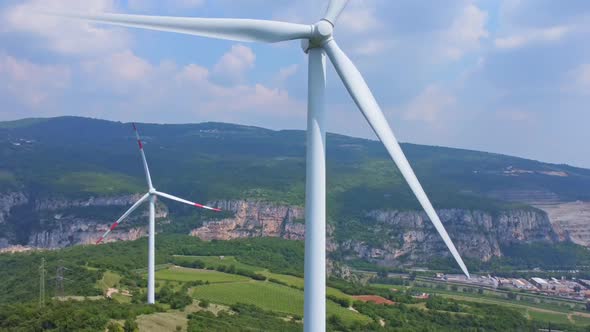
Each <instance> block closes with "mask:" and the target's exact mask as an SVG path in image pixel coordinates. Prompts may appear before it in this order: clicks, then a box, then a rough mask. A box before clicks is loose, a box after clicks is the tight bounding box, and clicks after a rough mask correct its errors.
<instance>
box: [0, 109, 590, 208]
mask: <svg viewBox="0 0 590 332" xmlns="http://www.w3.org/2000/svg"><path fill="white" fill-rule="evenodd" d="M138 127H139V130H140V132H141V134H142V136H143V139H144V141H145V146H146V153H147V157H148V161H149V163H150V168H151V171H152V173H153V177H154V181H155V184H156V186H158V187H161V188H162V189H166V190H169V191H174V192H176V193H179V194H184V195H187V196H190V197H200V198H201V200H213V199H231V198H256V199H258V198H259V199H263V200H274V201H280V202H284V203H289V204H299V205H300V204H302V203H303V193H304V178H305V158H304V157H305V132H304V131H296V130H284V131H273V130H268V129H263V128H257V127H249V126H240V125H233V124H223V123H201V124H183V125H156V124H139V125H138ZM327 144H328V183H329V187H328V190H329V197H330V200H331V201H333V202H335V204H336V203H337V205H338V206H346V205H347V203H349V202H351V201H352V200H355V201H356V202H357V204H361V205H365V208H366V209H372V208H381V207H383V208H401V209H414V208H417V207H418V206H417V202H416V200H415V199H414V198H413V196H412V195H411V194H410V192H409V189H408V187H407V185H406V184H405V182H404V181H403V180H402V179H401V177H400V175H399V173H398V172H397V169H396V167H395V166H394V164H393V162H391V160H390V159H389V158H388V156H387V155H386V151H385V149H384V148H383V147H382V145H381V144H380V143H379V142H376V141H372V140H365V139H358V138H352V137H347V136H342V135H335V134H329V135H328V138H327ZM403 149H404V151H405V152H406V154H407V156H408V158H409V159H410V162H411V163H412V165H413V167H414V169H415V171H416V173H417V175H418V177H419V178H420V180H421V181H422V183H423V185H424V187H425V189H426V191H427V192H428V193H429V194H430V196H431V197H432V198H433V201H434V204H435V206H436V207H437V208H444V207H453V208H460V207H466V208H469V207H473V206H474V205H475V206H477V207H478V208H484V209H485V208H489V209H495V208H497V207H498V206H500V205H502V204H501V203H499V202H498V201H495V200H491V199H488V198H487V197H494V198H496V199H501V198H503V197H504V196H505V197H506V198H508V199H510V198H512V197H513V196H516V197H518V195H519V194H520V195H522V193H532V194H531V195H532V196H533V197H535V196H539V197H540V198H541V199H557V200H567V201H572V200H578V199H579V200H585V199H588V198H590V190H587V188H589V187H590V170H586V169H580V168H574V167H570V166H566V165H554V164H547V163H542V162H537V161H532V160H526V159H522V158H516V157H509V156H504V155H499V154H491V153H484V152H477V151H468V150H460V149H451V148H442V147H431V146H424V145H413V144H403ZM143 179H144V178H143V173H142V168H141V165H140V159H139V154H138V151H137V146H136V143H135V142H134V135H133V130H132V128H131V125H130V124H126V123H119V122H110V121H103V120H95V119H88V118H78V117H60V118H51V119H25V120H19V121H12V122H0V191H9V190H12V189H17V188H18V189H24V190H25V191H27V192H34V194H35V195H39V196H47V195H50V196H56V195H57V196H63V197H82V196H84V197H85V196H91V195H109V194H119V193H130V192H139V191H141V190H142V189H143V187H144V183H143V182H144V180H143Z"/></svg>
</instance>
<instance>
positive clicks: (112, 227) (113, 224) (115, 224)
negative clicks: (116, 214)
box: [110, 222, 119, 231]
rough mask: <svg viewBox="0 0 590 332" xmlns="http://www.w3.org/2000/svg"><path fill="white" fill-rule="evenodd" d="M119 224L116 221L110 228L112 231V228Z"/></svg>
mask: <svg viewBox="0 0 590 332" xmlns="http://www.w3.org/2000/svg"><path fill="white" fill-rule="evenodd" d="M117 226H119V223H118V222H116V223H114V224H112V225H111V229H110V230H111V231H112V230H113V229H115V227H117Z"/></svg>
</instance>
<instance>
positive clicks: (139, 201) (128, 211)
mask: <svg viewBox="0 0 590 332" xmlns="http://www.w3.org/2000/svg"><path fill="white" fill-rule="evenodd" d="M149 197H150V194H145V195H143V197H141V198H140V199H139V200H138V201H137V202H135V204H133V205H132V206H131V207H130V208H129V210H127V211H126V212H125V213H123V215H122V216H121V217H120V218H119V219H117V221H115V222H114V223H113V224H112V225H111V227H110V228H109V229H108V230H107V231H106V232H105V233H104V234H103V235H102V236H101V237H100V238H99V239H98V241H96V244H100V243H101V242H102V241H103V240H104V239H105V238H106V237H107V235H109V233H110V232H111V231H112V230H113V229H115V228H116V227H117V226H119V224H120V223H121V222H122V221H123V220H125V218H127V217H128V216H129V215H130V214H131V212H133V211H135V210H136V209H137V208H138V207H139V206H140V205H141V204H142V203H143V202H145V201H146V199H148V198H149Z"/></svg>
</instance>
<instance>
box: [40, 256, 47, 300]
mask: <svg viewBox="0 0 590 332" xmlns="http://www.w3.org/2000/svg"><path fill="white" fill-rule="evenodd" d="M45 272H46V270H45V258H42V259H41V266H39V306H40V307H44V306H45Z"/></svg>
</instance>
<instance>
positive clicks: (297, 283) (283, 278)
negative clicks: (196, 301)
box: [174, 255, 351, 299]
mask: <svg viewBox="0 0 590 332" xmlns="http://www.w3.org/2000/svg"><path fill="white" fill-rule="evenodd" d="M174 258H175V259H176V260H181V261H185V262H194V261H201V262H203V263H205V266H207V267H208V268H217V267H219V266H230V265H233V266H235V268H236V269H238V270H245V271H249V272H254V273H258V274H261V275H263V276H265V277H267V278H268V279H275V280H278V281H280V282H282V283H285V284H287V285H289V286H293V287H296V288H300V289H303V286H304V284H305V282H304V281H303V278H301V277H296V276H292V275H288V274H279V273H272V272H270V271H269V270H268V269H263V268H260V267H257V266H252V265H248V264H244V263H241V262H240V261H238V260H237V259H236V258H235V257H233V256H222V257H220V256H182V255H174ZM326 294H327V295H332V296H336V297H339V298H343V299H351V296H350V295H347V294H344V293H343V292H342V291H340V290H338V289H335V288H332V287H327V288H326Z"/></svg>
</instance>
